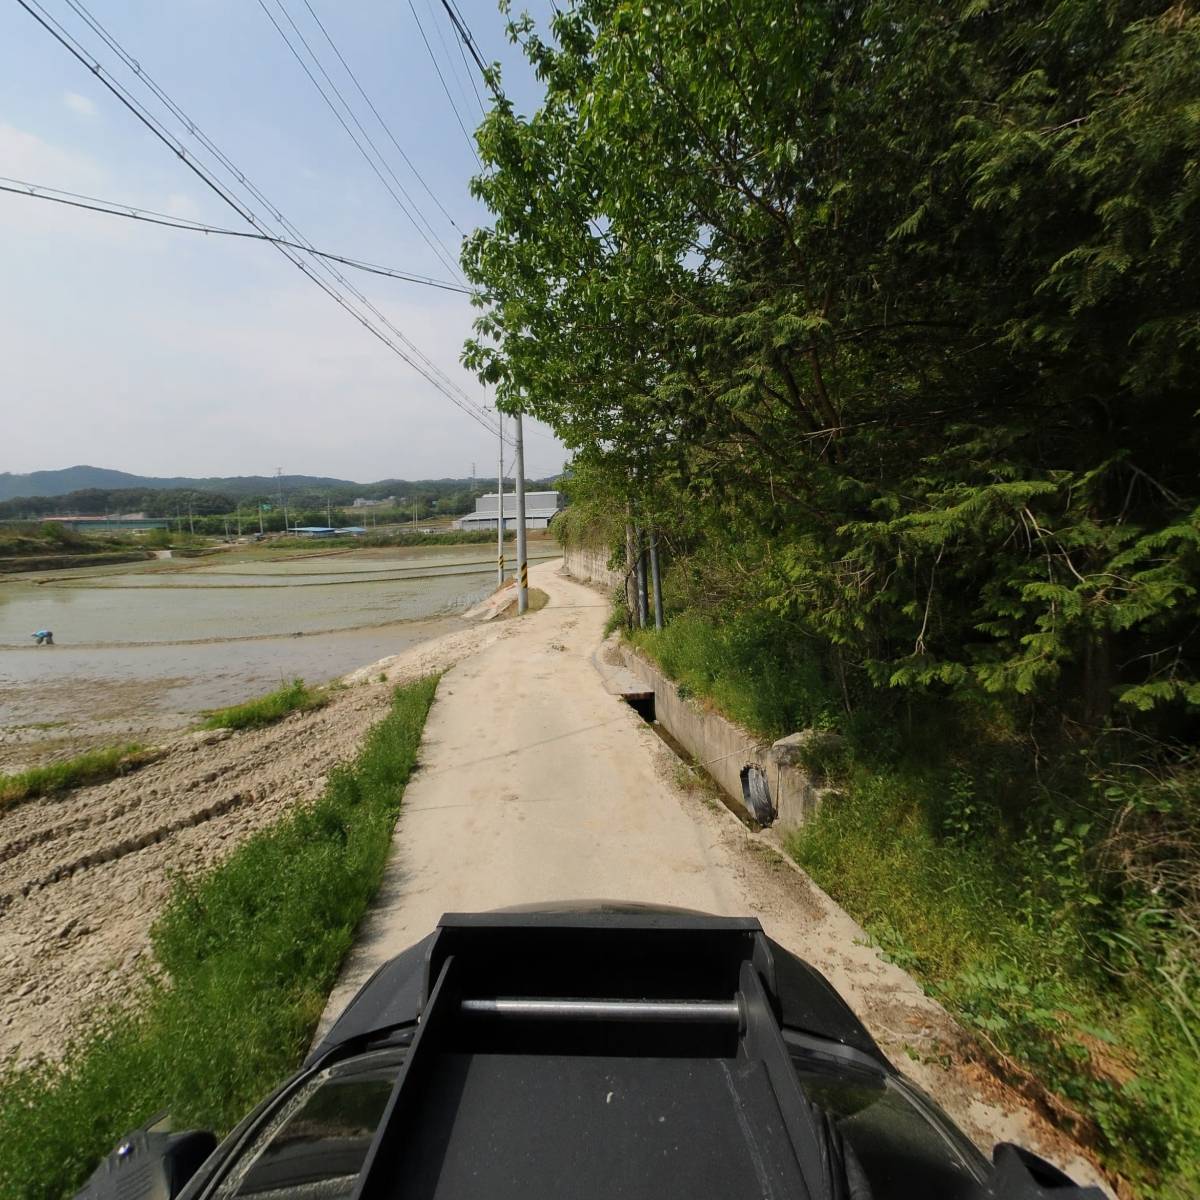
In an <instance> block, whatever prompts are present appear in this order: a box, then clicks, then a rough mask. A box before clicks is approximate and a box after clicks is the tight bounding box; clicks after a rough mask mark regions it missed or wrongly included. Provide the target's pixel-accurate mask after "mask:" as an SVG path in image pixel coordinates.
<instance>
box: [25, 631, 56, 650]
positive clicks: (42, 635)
mask: <svg viewBox="0 0 1200 1200" xmlns="http://www.w3.org/2000/svg"><path fill="white" fill-rule="evenodd" d="M29 636H30V637H32V638H36V639H37V644H38V645H39V646H53V645H54V634H53V633H52V632H51V631H50V630H49V629H39V630H37V631H36V632H34V633H31V634H30V635H29Z"/></svg>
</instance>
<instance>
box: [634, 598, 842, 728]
mask: <svg viewBox="0 0 1200 1200" xmlns="http://www.w3.org/2000/svg"><path fill="white" fill-rule="evenodd" d="M632 641H633V643H634V645H636V646H638V647H639V648H640V649H643V650H645V651H646V652H647V653H649V654H650V655H651V656H652V657H653V658H654V659H656V660H657V662H658V663H659V665H660V666H661V667H662V669H663V670H664V671H666V673H667V674H668V675H670V676H671V678H672V679H674V680H675V681H676V682H677V683H679V684H680V685H681V687H682V690H683V692H684V694H687V693H689V692H690V693H692V694H694V695H697V696H703V697H704V698H705V699H707V700H709V701H711V702H712V703H713V704H714V705H715V706H716V707H717V708H719V709H720V710H721V712H723V713H724V714H725V715H726V716H727V717H729V718H730V720H733V721H737V722H738V723H739V724H741V725H744V726H745V727H746V728H747V729H749V730H750V731H751V732H754V733H758V734H760V735H763V736H765V737H769V738H771V739H772V740H774V739H775V738H780V737H783V736H784V735H786V734H789V733H793V732H794V731H795V730H797V729H802V728H805V727H808V726H816V727H819V728H824V727H828V726H830V725H832V724H833V723H835V722H836V719H837V705H836V703H835V702H834V701H833V700H832V698H831V697H830V696H829V694H828V689H827V686H826V684H825V682H824V680H823V679H822V677H821V673H820V671H819V669H818V668H817V667H816V665H815V664H814V663H813V661H812V659H811V657H810V656H809V654H808V651H807V647H806V645H805V643H804V642H803V641H802V640H801V639H799V638H796V637H793V636H789V634H788V631H787V630H786V628H784V627H781V625H780V623H779V622H778V621H775V620H771V619H769V618H768V619H764V618H763V617H761V616H759V615H757V614H746V615H742V616H738V617H733V618H730V619H728V620H726V621H723V622H721V623H720V624H717V623H715V622H710V621H708V620H706V619H704V618H703V617H700V616H697V615H694V614H689V613H683V614H681V615H680V616H678V617H676V618H675V619H674V620H672V621H671V622H670V623H669V624H668V625H667V626H666V628H665V629H663V630H662V631H661V632H655V631H654V630H650V629H640V630H636V631H635V632H634V633H633V635H632Z"/></svg>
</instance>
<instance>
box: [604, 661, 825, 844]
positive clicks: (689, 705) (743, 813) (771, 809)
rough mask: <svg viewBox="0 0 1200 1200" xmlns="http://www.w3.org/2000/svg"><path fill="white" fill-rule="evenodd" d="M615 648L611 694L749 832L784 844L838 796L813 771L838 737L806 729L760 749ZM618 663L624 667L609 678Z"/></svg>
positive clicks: (740, 731) (649, 665)
mask: <svg viewBox="0 0 1200 1200" xmlns="http://www.w3.org/2000/svg"><path fill="white" fill-rule="evenodd" d="M610 646H611V647H612V650H611V651H610V656H609V657H608V660H607V661H608V663H609V669H608V670H605V671H604V674H605V676H606V680H605V683H606V686H607V688H608V690H609V691H610V692H611V693H612V694H613V695H615V696H618V697H620V698H621V699H622V700H624V701H625V703H627V704H628V705H629V706H630V707H631V708H632V709H633V710H634V711H635V712H636V713H637V714H638V715H639V716H640V717H641V718H642V719H643V720H644V721H645V722H646V723H647V725H649V726H650V728H651V729H653V730H654V732H655V734H656V735H657V736H658V737H659V738H660V739H661V740H662V741H663V743H664V744H665V745H667V746H668V747H669V748H670V749H671V750H672V751H673V752H674V753H675V754H676V755H677V756H678V757H679V758H680V759H682V760H683V762H685V763H687V764H688V765H690V766H692V767H693V769H700V770H702V771H703V772H704V774H705V775H707V776H708V777H709V778H711V779H712V780H713V782H714V783H715V784H716V785H717V789H718V793H719V795H720V796H721V799H722V800H723V802H724V803H725V806H726V807H727V808H728V809H729V810H730V811H731V812H732V813H734V815H735V816H737V818H738V819H739V820H740V821H742V822H743V823H744V824H745V825H747V826H748V827H749V828H750V829H753V830H759V829H763V828H767V827H770V828H772V829H773V830H776V831H778V833H779V834H781V835H784V836H786V835H787V833H788V832H790V831H791V830H793V829H796V828H798V827H799V826H801V825H803V824H805V822H806V821H809V820H811V819H812V817H813V816H814V814H815V813H816V812H817V810H818V809H819V808H820V806H821V804H822V802H823V801H824V800H826V799H827V798H828V797H829V796H830V794H831V793H832V792H833V790H834V789H832V788H830V787H829V786H827V785H826V782H825V780H824V778H823V777H822V775H821V774H820V772H819V771H818V770H815V769H813V767H812V766H811V765H810V764H811V762H812V761H813V759H814V758H816V757H817V752H823V753H828V752H829V751H831V750H836V749H837V746H838V745H839V744H840V741H841V739H840V738H839V737H838V736H837V735H836V734H832V733H827V732H824V731H820V730H814V729H806V730H800V731H798V732H796V733H793V734H790V735H789V736H787V737H784V738H780V739H779V740H778V741H775V742H764V741H761V740H759V739H756V738H755V737H754V736H753V735H752V734H750V733H748V732H747V731H746V730H745V729H742V728H741V727H740V726H738V725H735V724H734V723H733V722H732V721H729V720H727V719H726V718H725V717H723V716H721V715H720V714H719V713H714V712H711V711H709V710H708V709H706V708H703V707H702V706H701V705H699V704H697V703H695V702H694V701H693V700H691V698H690V697H688V696H685V695H680V692H679V688H678V687H677V686H676V684H675V683H673V682H672V681H671V680H670V679H668V678H667V677H666V676H665V675H664V674H663V673H662V672H661V671H660V670H659V669H658V668H657V667H656V666H655V665H654V664H653V663H651V662H649V661H647V660H646V659H644V658H643V657H642V656H641V655H640V654H638V653H637V652H636V651H634V650H632V649H631V648H630V647H628V646H623V645H620V644H619V643H616V642H613V643H610ZM618 655H619V657H620V661H622V662H623V663H624V666H623V667H617V668H616V669H615V670H612V669H611V668H612V667H613V666H615V660H616V659H617V657H618Z"/></svg>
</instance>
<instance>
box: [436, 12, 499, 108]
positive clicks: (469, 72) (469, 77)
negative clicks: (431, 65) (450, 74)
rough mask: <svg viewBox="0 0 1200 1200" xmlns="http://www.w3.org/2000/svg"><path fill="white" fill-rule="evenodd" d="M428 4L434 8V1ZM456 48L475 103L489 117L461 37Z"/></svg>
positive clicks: (456, 39) (457, 39)
mask: <svg viewBox="0 0 1200 1200" xmlns="http://www.w3.org/2000/svg"><path fill="white" fill-rule="evenodd" d="M426 4H428V5H430V7H431V8H432V7H433V0H426ZM457 7H458V6H457V5H455V8H456V10H457ZM460 16H462V14H461V13H460ZM455 46H457V47H458V58H461V59H462V65H463V67H464V68H466V71H467V82H468V83H469V84H470V90H472V91H473V92H474V94H475V103H476V104H479V110H480V112H481V113H482V114H484V115H485V116H487V107H486V106H485V104H484V97H482V96H480V95H479V89H478V88H476V86H475V73H474V72H473V71H472V70H470V64H469V62H468V61H467V52H466V50H464V49H463V46H462V38H461V37H456V38H455Z"/></svg>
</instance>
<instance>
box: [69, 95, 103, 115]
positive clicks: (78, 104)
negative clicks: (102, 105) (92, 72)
mask: <svg viewBox="0 0 1200 1200" xmlns="http://www.w3.org/2000/svg"><path fill="white" fill-rule="evenodd" d="M63 103H64V104H65V105H66V106H67V107H68V108H69V109H70V110H71V111H72V112H73V113H75V114H76V115H77V116H80V117H87V118H88V119H89V120H90V119H91V118H92V117H94V116H95V115H96V106H95V104H93V103H92V101H91V100H89V99H88V98H87V97H86V96H81V95H80V94H79V93H78V92H63Z"/></svg>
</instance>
